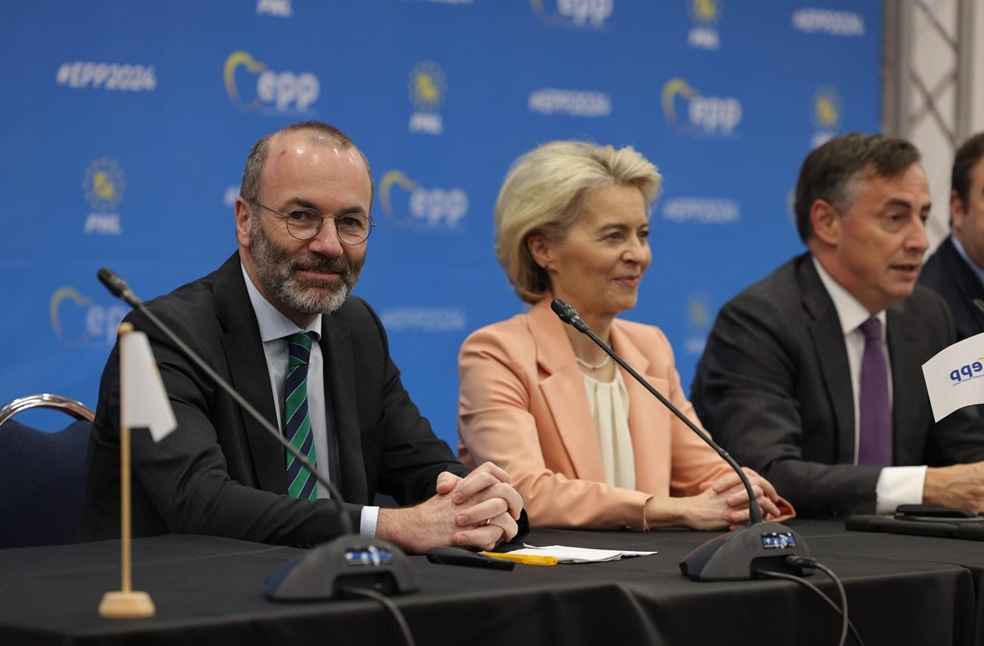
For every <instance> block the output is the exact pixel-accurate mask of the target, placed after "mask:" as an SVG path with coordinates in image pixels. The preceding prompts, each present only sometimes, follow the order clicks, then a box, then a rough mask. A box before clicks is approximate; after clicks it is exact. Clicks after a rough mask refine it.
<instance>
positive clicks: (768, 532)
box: [550, 298, 809, 581]
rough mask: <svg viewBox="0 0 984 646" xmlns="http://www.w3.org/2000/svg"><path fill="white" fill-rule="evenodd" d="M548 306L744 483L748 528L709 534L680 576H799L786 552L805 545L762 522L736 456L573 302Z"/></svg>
mask: <svg viewBox="0 0 984 646" xmlns="http://www.w3.org/2000/svg"><path fill="white" fill-rule="evenodd" d="M550 308H551V309H552V310H553V311H554V313H555V314H556V315H557V316H558V317H559V318H560V320H561V321H563V322H564V323H567V324H568V325H570V326H572V327H573V328H574V329H576V330H577V331H578V332H581V333H582V334H584V335H585V336H587V337H588V338H589V339H591V340H592V341H594V343H595V345H597V346H598V347H599V348H601V349H602V350H604V351H605V353H606V354H607V355H608V356H610V357H611V358H612V359H614V361H615V363H617V364H618V365H620V366H621V367H622V368H624V369H625V371H626V372H628V373H629V374H630V375H632V377H633V378H634V379H635V380H636V381H638V382H639V383H640V384H641V385H642V387H643V388H645V389H646V390H647V391H649V393H650V394H651V395H653V396H654V397H655V398H656V399H658V400H659V401H660V403H661V404H663V406H665V407H666V408H667V409H669V411H670V412H671V413H673V415H675V416H676V417H677V418H678V419H679V420H680V421H681V422H683V423H684V424H685V425H686V426H687V428H689V429H690V430H691V431H693V432H694V433H696V434H697V436H698V437H699V438H700V439H702V440H704V442H705V443H706V444H707V445H708V446H710V447H711V448H712V449H714V451H715V452H716V453H717V454H718V455H719V456H721V459H722V460H724V461H725V462H727V463H728V466H730V467H731V468H732V469H734V471H735V473H737V474H738V478H739V479H740V480H741V483H742V485H743V486H744V487H745V493H746V494H748V516H749V523H748V526H747V527H745V528H744V529H741V530H736V531H734V532H728V533H727V534H723V535H722V536H718V537H717V538H713V539H711V540H710V541H708V542H706V543H704V544H703V545H701V546H699V547H697V548H696V549H695V550H693V551H692V552H691V553H690V554H688V555H687V556H686V558H684V560H683V561H682V562H681V563H680V571H681V572H683V574H684V576H687V577H688V578H690V579H691V580H693V581H741V580H745V579H751V578H754V576H755V571H756V570H757V569H761V566H764V565H766V564H767V565H768V566H769V567H779V568H783V569H784V570H787V571H788V570H789V569H790V568H791V567H792V568H793V569H794V571H795V572H797V573H799V574H801V575H802V574H803V571H802V569H801V568H797V566H791V565H790V564H789V563H788V562H787V559H786V557H787V556H789V555H797V556H809V548H808V547H807V546H806V543H805V542H803V540H802V539H801V538H800V537H799V535H798V534H796V532H794V531H793V530H792V529H790V528H788V527H786V526H785V525H782V524H780V523H773V522H763V521H762V509H761V508H760V507H759V504H758V501H757V500H756V499H755V495H754V492H753V491H752V484H751V482H749V480H748V476H746V475H745V472H744V471H742V469H741V467H740V466H738V463H737V462H735V459H734V458H732V457H731V454H729V453H728V452H727V451H725V450H724V448H723V447H722V446H721V445H719V444H718V443H717V442H715V441H714V440H713V439H711V436H710V434H708V433H707V432H706V431H704V430H702V429H700V428H699V427H698V426H697V425H696V424H694V423H693V422H691V421H690V419H689V418H688V417H687V416H686V415H684V414H683V413H682V412H681V411H680V409H679V408H677V407H676V406H674V405H673V402H671V401H670V400H668V399H667V398H666V397H664V396H663V394H662V393H660V392H659V391H658V390H656V389H655V388H653V387H652V385H651V384H650V383H649V382H648V381H646V379H645V378H643V377H642V375H640V374H639V373H638V372H636V370H635V368H633V367H632V366H630V365H629V364H628V363H627V362H626V361H625V359H623V358H622V357H621V356H619V355H618V353H616V352H615V351H614V350H613V349H612V348H611V347H610V346H609V345H608V344H607V343H605V342H604V341H602V340H601V338H600V337H599V336H598V335H597V334H595V333H594V331H593V330H592V329H591V327H590V326H589V325H588V324H587V323H585V322H584V320H583V319H582V318H581V317H580V315H578V313H577V310H576V309H575V308H574V306H573V305H571V304H570V303H566V302H564V301H562V300H560V299H559V298H555V299H553V301H552V302H551V303H550Z"/></svg>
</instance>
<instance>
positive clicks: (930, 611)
mask: <svg viewBox="0 0 984 646" xmlns="http://www.w3.org/2000/svg"><path fill="white" fill-rule="evenodd" d="M793 525H794V527H795V528H796V529H797V530H798V531H799V532H800V533H801V535H802V536H805V537H806V539H807V541H808V542H809V545H810V547H811V548H812V549H813V552H814V554H815V555H816V556H818V557H819V558H820V560H821V561H822V562H824V563H826V564H827V565H829V566H830V567H831V568H833V569H834V570H835V571H836V572H837V573H838V574H839V575H840V576H841V578H842V579H843V580H844V582H845V585H846V586H847V592H848V597H849V600H850V609H851V617H852V619H853V621H854V622H855V624H856V625H857V627H858V630H859V631H860V632H861V634H862V636H863V637H864V639H865V642H866V643H867V644H868V646H873V645H876V644H934V645H938V644H972V643H974V639H975V637H977V636H978V631H979V628H978V625H977V621H976V618H977V617H978V616H980V611H981V606H980V599H981V594H980V591H981V589H982V586H981V581H982V580H984V576H982V573H984V549H982V548H984V545H981V544H968V543H965V542H961V541H952V540H946V539H926V538H918V537H909V536H886V535H880V534H879V535H873V534H872V535H869V534H860V533H855V532H845V531H844V530H843V529H842V525H841V524H840V523H833V522H826V523H824V522H795V523H793ZM711 536H713V534H708V533H701V532H688V531H659V532H652V533H649V534H639V533H629V532H581V531H563V530H536V531H534V532H533V533H532V534H531V535H530V537H529V538H528V539H527V540H528V542H530V543H532V544H537V545H552V544H564V545H576V546H583V547H606V548H621V549H640V550H659V554H658V555H656V556H652V557H643V558H634V559H627V560H622V561H616V562H610V563H600V564H589V565H561V566H556V567H529V566H517V568H516V569H515V570H514V571H512V572H501V571H492V570H479V569H473V568H464V567H455V566H446V565H435V564H432V563H429V562H427V561H426V559H424V558H423V557H411V559H412V562H413V567H414V570H415V572H416V575H417V579H418V583H419V585H420V588H421V590H420V592H418V593H416V594H413V595H408V596H404V597H395V598H394V600H395V601H396V603H397V605H398V606H399V607H400V609H401V610H402V611H403V613H404V615H405V616H406V618H407V621H408V622H409V624H410V626H411V629H412V630H413V633H414V636H415V638H416V640H417V643H418V644H421V645H424V644H463V643H467V644H469V645H470V646H478V645H480V644H505V643H510V642H511V643H512V644H513V645H517V644H538V643H539V644H561V643H563V644H598V643H602V644H611V645H613V646H614V645H615V644H623V643H640V644H641V643H647V644H687V645H688V646H689V645H692V644H705V643H706V644H712V643H713V644H732V643H765V644H776V645H779V644H783V645H785V644H835V643H836V641H837V636H838V631H839V626H840V624H839V618H838V617H836V616H835V615H834V613H833V612H832V611H831V610H830V608H829V607H827V606H826V605H825V604H823V603H822V602H821V601H820V600H819V599H818V598H816V597H815V596H814V595H813V594H811V593H810V592H809V591H807V590H804V589H802V588H801V587H800V586H797V585H795V584H793V583H788V582H781V581H747V582H737V583H694V582H691V581H689V580H687V579H685V578H684V577H683V576H682V575H681V574H680V571H679V569H678V566H677V564H678V562H679V561H680V560H681V558H682V557H683V556H684V555H685V554H686V553H687V552H688V551H689V550H690V549H692V548H693V547H695V546H697V545H698V544H700V543H702V542H704V541H705V540H707V539H709V538H710V537H711ZM301 554H303V552H302V551H301V550H296V549H292V548H283V547H272V546H267V545H259V544H255V543H247V542H243V541H236V540H230V539H222V538H214V537H206V536H183V535H170V536H160V537H155V538H147V539H140V540H137V541H135V542H134V587H135V588H136V589H139V590H144V591H147V592H149V593H150V594H151V596H152V597H153V599H154V602H155V604H156V606H157V616H156V617H155V618H152V619H145V620H131V621H110V620H106V619H102V618H100V617H99V615H98V613H97V612H96V608H97V606H98V604H99V600H100V598H101V596H102V594H103V592H105V591H107V590H115V589H118V587H119V565H118V560H119V543H118V542H117V541H104V542H98V543H88V544H81V545H72V546H61V547H44V548H28V549H14V550H3V551H0V644H4V645H6V644H17V643H38V644H44V643H51V644H96V643H99V644H111V643H112V644H123V643H141V644H146V643H154V644H156V643H161V644H164V643H175V644H178V643H180V644H185V643H205V642H208V643H237V644H272V643H276V644H285V645H286V644H290V645H291V646H293V645H294V644H307V643H310V644H319V645H322V644H367V643H399V641H398V640H399V636H398V632H397V630H396V627H395V624H394V622H393V620H392V618H391V617H390V616H389V615H388V614H387V613H386V612H385V611H384V610H383V609H382V608H381V607H380V606H379V605H377V604H376V603H375V602H370V601H343V602H324V603H321V602H319V603H308V604H291V605H285V604H277V603H272V602H270V601H268V600H266V599H265V598H264V597H263V594H262V590H263V581H264V579H265V578H266V577H267V576H268V575H269V574H270V573H272V572H273V571H275V570H277V569H278V568H279V567H280V566H281V565H282V564H283V563H284V562H286V561H288V560H290V559H292V558H296V557H298V556H300V555H301ZM811 579H812V581H813V582H814V583H816V584H818V585H819V586H820V587H821V588H822V589H824V590H825V591H826V592H827V593H828V594H831V595H834V596H835V590H834V587H833V585H832V584H830V583H829V582H828V581H826V580H825V579H824V578H823V577H822V576H820V575H817V576H814V577H811ZM835 598H836V596H835Z"/></svg>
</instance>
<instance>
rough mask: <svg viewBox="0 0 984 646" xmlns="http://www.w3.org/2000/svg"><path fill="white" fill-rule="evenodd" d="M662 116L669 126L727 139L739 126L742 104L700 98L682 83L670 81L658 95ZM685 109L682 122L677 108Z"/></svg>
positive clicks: (725, 100)
mask: <svg viewBox="0 0 984 646" xmlns="http://www.w3.org/2000/svg"><path fill="white" fill-rule="evenodd" d="M661 99H662V105H663V114H664V116H665V117H666V120H667V121H669V122H670V123H671V124H676V125H683V126H686V127H689V128H692V129H694V130H697V131H700V132H703V133H705V134H708V135H730V134H732V133H734V130H735V128H737V127H738V124H739V123H741V118H742V107H741V102H739V101H738V99H736V98H734V97H714V96H701V95H700V94H699V93H698V92H697V91H696V90H695V89H694V88H692V87H690V85H689V84H688V83H687V82H686V81H685V80H683V79H680V78H674V79H670V80H669V81H667V82H666V83H665V84H664V85H663V91H662V93H661ZM678 106H680V107H684V106H685V107H686V117H685V118H683V117H682V116H681V115H680V114H679V113H678V111H677V107H678Z"/></svg>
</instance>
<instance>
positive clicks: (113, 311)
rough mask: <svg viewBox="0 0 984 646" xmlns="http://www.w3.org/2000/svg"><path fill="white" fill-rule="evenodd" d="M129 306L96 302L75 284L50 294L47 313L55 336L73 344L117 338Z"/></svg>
mask: <svg viewBox="0 0 984 646" xmlns="http://www.w3.org/2000/svg"><path fill="white" fill-rule="evenodd" d="M126 313H127V308H126V307H124V306H122V305H115V304H114V305H109V306H103V305H96V304H93V303H92V300H91V299H89V298H87V297H86V296H83V295H82V294H81V293H80V292H79V291H78V290H77V289H75V288H74V287H60V288H58V289H56V290H55V292H54V293H53V294H52V295H51V300H50V301H49V303H48V315H49V316H50V318H51V329H52V330H54V332H55V336H57V337H58V338H59V339H61V340H62V341H63V342H65V343H66V344H67V345H70V346H78V345H82V344H84V343H88V342H90V341H96V340H103V341H104V342H105V344H106V345H107V346H110V345H112V344H113V343H114V342H115V341H116V329H117V328H118V327H119V325H120V322H121V321H122V320H123V317H124V316H126Z"/></svg>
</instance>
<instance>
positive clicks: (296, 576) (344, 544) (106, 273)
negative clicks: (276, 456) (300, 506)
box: [96, 267, 417, 601]
mask: <svg viewBox="0 0 984 646" xmlns="http://www.w3.org/2000/svg"><path fill="white" fill-rule="evenodd" d="M96 277H97V278H98V279H99V282H101V283H102V284H103V285H105V287H106V289H108V290H109V292H110V293H111V294H112V295H113V296H116V297H117V298H119V299H122V300H123V301H125V302H126V303H127V304H129V305H130V306H132V307H133V308H134V309H136V310H138V311H139V312H140V313H141V314H143V315H144V316H146V317H147V318H148V319H150V321H151V322H152V323H153V324H154V325H156V326H157V328H158V329H159V330H160V331H161V332H163V333H164V334H165V335H166V336H167V338H168V339H170V340H171V342H172V343H174V345H176V346H177V347H178V348H179V349H180V350H181V352H182V353H183V354H184V355H185V356H186V357H188V358H189V359H191V361H192V362H193V363H194V364H195V365H196V366H198V368H200V369H201V370H202V372H204V373H205V374H207V375H208V376H209V378H211V379H212V381H214V382H215V383H216V384H217V385H218V386H219V387H220V388H221V389H222V390H223V391H224V392H225V393H226V394H227V395H229V396H230V397H232V399H233V400H234V401H235V402H236V403H237V404H239V405H240V406H241V407H242V409H243V410H244V411H246V413H247V414H249V416H250V417H252V418H253V420H254V421H255V422H256V423H257V424H259V425H260V427H261V428H263V430H264V431H266V432H267V433H268V434H269V435H270V436H271V437H273V439H275V440H277V442H279V443H280V445H281V446H283V447H284V449H285V450H286V451H287V452H288V453H290V454H291V455H292V456H294V459H295V460H299V461H300V463H301V464H302V465H304V467H305V468H306V469H307V470H308V471H309V472H310V473H311V475H312V476H314V478H315V479H316V480H317V481H318V482H319V483H320V484H322V485H323V486H324V487H325V488H326V489H327V490H328V491H329V492H330V493H331V500H332V502H333V503H334V505H335V507H336V508H337V510H338V514H339V517H340V519H341V524H342V529H343V531H344V532H345V534H344V535H343V536H341V537H339V538H336V539H334V540H333V541H329V542H328V543H325V544H323V545H321V546H319V547H317V548H315V549H313V550H311V551H309V552H308V554H307V556H304V557H302V558H301V559H299V560H298V561H295V562H292V563H289V564H288V565H287V566H286V567H285V568H284V569H283V570H281V571H280V572H278V573H276V574H274V575H273V576H271V577H270V579H268V580H267V590H266V593H267V596H269V597H270V598H272V599H275V600H278V601H306V600H315V599H332V598H337V597H339V596H340V595H342V594H343V592H344V590H343V588H344V587H345V586H346V585H347V584H348V583H349V581H350V580H351V582H357V583H358V584H359V585H363V586H368V587H372V588H374V589H375V590H377V591H378V592H382V593H384V594H387V595H391V594H397V593H407V592H415V591H416V590H417V585H416V582H415V581H414V577H413V570H412V569H411V568H410V563H409V561H408V560H407V557H406V555H405V554H404V553H403V552H402V550H400V548H399V547H397V546H396V545H393V544H391V543H388V542H387V541H383V540H377V539H369V538H365V537H363V536H360V535H358V534H355V533H354V531H353V529H352V519H351V518H349V515H348V513H347V512H346V511H345V507H344V505H343V504H342V503H343V499H342V494H341V492H340V491H339V490H338V488H337V487H336V486H335V485H334V484H333V483H332V482H331V480H328V479H327V478H325V477H323V476H322V475H321V474H320V473H318V471H317V469H316V468H315V466H314V465H313V464H311V462H310V461H309V460H308V459H307V456H305V455H304V454H302V453H301V452H300V451H299V450H297V449H296V448H294V446H293V445H291V443H290V442H288V441H287V440H286V439H284V437H283V435H281V433H280V431H278V430H277V428H276V427H274V425H273V424H271V423H270V422H269V421H268V420H267V419H266V418H265V417H263V415H262V414H261V413H260V412H259V411H258V410H256V408H254V407H253V405H252V404H250V403H249V402H248V401H246V399H245V398H244V397H243V396H242V395H240V394H239V393H238V392H237V391H236V389H235V388H233V387H232V386H231V385H230V384H229V383H228V382H226V381H225V380H224V379H223V378H222V377H221V376H220V375H219V374H218V373H217V372H215V370H213V369H212V367H211V366H209V365H208V364H207V363H206V362H205V360H204V359H202V358H201V357H200V356H199V355H198V353H196V352H195V351H194V350H192V349H191V348H190V347H189V346H188V345H187V344H186V343H185V342H184V341H182V340H181V339H180V338H179V337H178V335H177V334H175V333H174V331H173V330H171V328H170V327H168V326H167V325H166V324H165V323H164V322H163V321H161V320H160V318H158V317H157V316H156V315H155V314H154V313H153V312H151V311H150V309H149V308H148V307H147V306H146V305H144V302H143V301H142V300H141V299H140V298H139V297H138V296H137V295H136V294H134V293H133V291H132V290H131V289H130V287H129V286H128V285H127V284H126V281H124V280H123V279H122V278H120V277H119V276H118V275H117V274H116V273H114V272H113V271H111V270H110V269H107V268H106V267H103V268H101V269H100V270H99V271H98V272H97V274H96ZM179 432H180V431H179Z"/></svg>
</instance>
